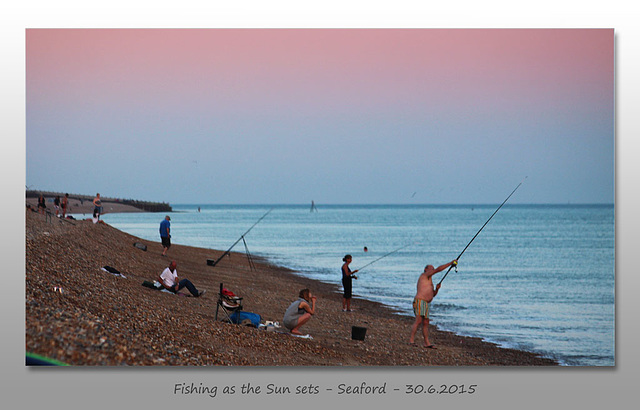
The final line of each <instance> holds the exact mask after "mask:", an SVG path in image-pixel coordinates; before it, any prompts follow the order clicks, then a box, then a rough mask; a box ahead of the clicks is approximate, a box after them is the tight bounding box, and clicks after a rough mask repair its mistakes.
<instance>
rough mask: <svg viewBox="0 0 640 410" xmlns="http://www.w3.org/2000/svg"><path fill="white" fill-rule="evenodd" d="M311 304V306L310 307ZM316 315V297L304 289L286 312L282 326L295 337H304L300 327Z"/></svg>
mask: <svg viewBox="0 0 640 410" xmlns="http://www.w3.org/2000/svg"><path fill="white" fill-rule="evenodd" d="M309 303H311V305H309ZM315 313H316V297H315V296H313V295H312V294H311V291H309V289H302V290H301V291H300V293H299V294H298V299H297V300H296V301H294V302H293V303H292V304H290V305H289V307H288V308H287V310H286V311H285V312H284V318H283V319H282V324H283V325H284V327H286V328H287V329H289V331H290V332H291V333H292V334H294V335H302V333H301V332H300V327H301V326H302V325H304V324H305V323H307V322H308V321H309V320H310V319H311V316H313V315H315Z"/></svg>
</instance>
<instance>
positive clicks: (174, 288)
mask: <svg viewBox="0 0 640 410" xmlns="http://www.w3.org/2000/svg"><path fill="white" fill-rule="evenodd" d="M177 267H178V264H177V263H176V262H175V261H171V263H170V264H169V267H168V268H165V270H164V271H162V273H161V274H160V283H161V284H162V286H164V288H165V289H167V290H168V291H171V292H173V293H178V291H179V290H180V289H182V288H185V287H186V288H187V289H188V290H189V292H190V293H191V294H192V295H193V296H195V297H200V296H202V295H204V293H205V292H206V290H198V289H196V287H195V286H194V285H193V283H191V281H190V280H189V279H182V280H181V281H180V282H178V270H177V269H176V268H177Z"/></svg>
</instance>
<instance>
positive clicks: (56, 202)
mask: <svg viewBox="0 0 640 410" xmlns="http://www.w3.org/2000/svg"><path fill="white" fill-rule="evenodd" d="M53 208H54V209H55V210H56V216H58V214H59V213H60V195H56V199H54V200H53Z"/></svg>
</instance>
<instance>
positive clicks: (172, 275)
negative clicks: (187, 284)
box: [160, 267, 178, 288]
mask: <svg viewBox="0 0 640 410" xmlns="http://www.w3.org/2000/svg"><path fill="white" fill-rule="evenodd" d="M177 277H178V269H176V270H174V271H173V272H171V269H169V268H168V267H167V268H165V270H164V271H162V273H161V274H160V278H161V279H162V281H163V282H164V285H165V286H166V287H168V288H172V287H174V286H175V285H176V278H177Z"/></svg>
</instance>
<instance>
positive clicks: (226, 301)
mask: <svg viewBox="0 0 640 410" xmlns="http://www.w3.org/2000/svg"><path fill="white" fill-rule="evenodd" d="M225 291H226V292H225ZM220 309H222V311H223V312H224V314H225V316H226V317H227V320H228V321H229V323H231V322H232V320H231V313H233V312H240V311H242V298H241V297H239V296H235V295H233V294H232V292H229V291H227V290H226V289H224V288H223V287H222V283H221V284H220V292H219V293H218V302H217V303H216V320H218V312H219V311H220Z"/></svg>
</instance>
